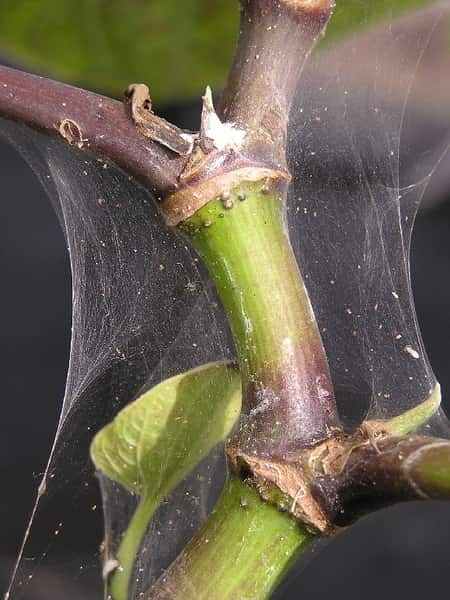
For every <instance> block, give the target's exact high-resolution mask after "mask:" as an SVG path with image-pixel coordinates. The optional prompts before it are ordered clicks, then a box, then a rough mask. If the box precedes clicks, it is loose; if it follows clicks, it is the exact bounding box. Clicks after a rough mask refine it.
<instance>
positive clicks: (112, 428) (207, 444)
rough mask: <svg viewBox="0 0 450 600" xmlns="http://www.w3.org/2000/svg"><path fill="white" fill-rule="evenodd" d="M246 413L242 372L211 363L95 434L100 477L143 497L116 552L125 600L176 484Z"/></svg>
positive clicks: (116, 589)
mask: <svg viewBox="0 0 450 600" xmlns="http://www.w3.org/2000/svg"><path fill="white" fill-rule="evenodd" d="M240 410H241V379H240V375H239V372H238V371H237V370H236V369H234V368H232V367H231V366H230V365H228V364H225V363H211V364H208V365H205V366H203V367H199V368H197V369H193V370H192V371H188V372H187V373H183V374H181V375H177V376H175V377H172V378H171V379H166V380H165V381H163V382H162V383H160V384H159V385H157V386H155V387H154V388H152V389H151V390H149V391H148V392H146V393H145V394H143V395H142V396H141V397H140V398H138V399H137V400H136V401H135V402H132V403H131V404H129V405H128V406H126V407H125V408H124V409H123V410H122V411H121V412H120V413H119V414H118V415H117V416H116V418H115V419H114V421H113V422H112V423H110V424H109V425H107V426H106V427H104V428H103V429H102V430H101V431H100V432H99V433H97V435H96V436H95V438H94V440H93V442H92V445H91V457H92V461H93V462H94V464H95V466H96V468H97V469H98V471H100V472H102V473H103V474H104V475H106V476H107V477H109V478H110V479H113V480H114V481H116V482H118V483H120V484H122V485H123V486H124V487H125V488H126V489H128V490H129V491H130V492H132V493H135V494H139V495H140V496H141V499H140V502H139V504H138V507H137V509H136V511H135V513H134V515H133V517H132V518H131V520H130V523H129V524H128V527H127V530H126V531H125V532H124V534H123V536H122V540H121V543H120V546H119V548H118V549H117V553H116V559H117V561H118V564H117V566H120V568H117V569H115V571H114V572H113V574H112V577H111V578H110V581H109V593H110V595H111V596H112V598H114V600H126V599H127V598H128V595H129V583H130V579H131V576H132V572H133V564H134V561H135V558H136V554H137V552H138V550H139V545H140V543H141V541H142V538H143V536H144V534H145V531H146V529H147V527H148V524H149V522H150V520H151V518H152V517H153V514H154V512H155V510H156V509H157V508H158V506H159V505H160V503H161V502H162V501H163V499H164V498H165V496H167V495H168V494H169V493H170V492H171V491H172V490H173V489H174V488H175V486H176V485H177V484H178V483H180V482H181V481H182V480H183V479H184V478H185V476H186V475H187V474H188V473H189V472H190V471H191V470H192V469H193V468H194V467H195V465H196V464H197V463H198V462H199V461H200V460H201V459H202V458H204V457H205V456H206V455H207V454H208V453H209V452H210V450H212V448H213V447H214V446H216V445H217V444H218V443H219V442H221V441H223V440H224V439H225V438H226V437H227V435H228V434H229V432H230V431H231V429H232V427H233V425H234V423H235V422H236V420H237V418H238V416H239V413H240Z"/></svg>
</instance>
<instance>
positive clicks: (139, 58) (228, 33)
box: [0, 0, 431, 101]
mask: <svg viewBox="0 0 450 600" xmlns="http://www.w3.org/2000/svg"><path fill="white" fill-rule="evenodd" d="M430 2H431V0H370V1H369V0H337V7H336V12H335V15H334V17H333V19H332V21H331V23H330V27H329V32H328V35H327V39H331V38H333V37H336V36H338V35H342V34H343V33H346V32H348V31H350V30H355V29H357V28H359V27H361V26H362V25H363V26H365V25H367V24H368V23H371V22H374V21H376V20H379V19H382V18H383V17H390V16H391V15H396V14H398V13H400V12H401V11H405V10H408V9H410V8H413V7H418V6H422V5H425V4H429V3H430ZM238 15H239V11H238V2H237V0H226V1H224V0H183V1H180V0H128V1H124V0H21V1H20V2H17V0H2V2H0V52H1V53H3V54H5V53H6V54H9V55H10V56H11V58H12V59H14V60H18V61H21V62H23V63H25V65H29V66H30V67H33V68H35V69H39V70H41V71H42V72H43V73H44V74H48V75H50V76H52V77H56V78H59V79H65V80H68V81H70V82H73V83H77V84H80V85H83V86H86V87H89V88H91V89H96V90H99V91H102V92H104V93H107V94H110V95H113V96H114V95H115V96H119V95H121V94H122V92H123V90H124V89H125V88H126V87H127V85H128V84H129V83H132V82H145V83H147V84H148V85H149V86H150V91H151V95H152V98H154V99H156V100H157V101H162V100H163V101H167V100H176V99H179V98H183V97H188V96H191V97H198V96H199V95H200V93H201V92H203V90H204V88H205V85H206V84H210V85H212V86H213V87H214V86H215V87H220V86H222V85H223V82H224V78H225V75H226V72H227V70H228V67H229V65H230V62H231V58H232V54H233V49H234V46H235V42H236V37H237V32H238Z"/></svg>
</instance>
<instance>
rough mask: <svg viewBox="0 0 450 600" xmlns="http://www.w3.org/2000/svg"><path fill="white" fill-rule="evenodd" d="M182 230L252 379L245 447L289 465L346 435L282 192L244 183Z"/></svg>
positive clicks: (242, 437)
mask: <svg viewBox="0 0 450 600" xmlns="http://www.w3.org/2000/svg"><path fill="white" fill-rule="evenodd" d="M180 227H181V228H182V229H183V230H184V231H185V232H187V233H188V235H189V237H190V238H191V240H192V243H193V245H194V247H195V248H196V249H197V251H198V252H199V254H200V255H201V257H202V258H203V260H204V262H205V263H206V265H207V267H208V269H209V272H210V274H211V276H212V277H213V279H214V282H215V284H216V287H217V290H218V292H219V295H220V297H221V300H222V303H223V305H224V307H225V311H226V313H227V317H228V320H229V323H230V325H231V329H232V333H233V336H234V340H235V343H236V350H237V355H238V358H239V362H240V369H241V375H242V380H243V387H244V393H243V401H244V414H246V415H247V418H246V419H245V421H244V426H243V428H241V432H240V434H239V435H238V437H239V441H238V444H239V447H240V449H241V450H242V451H243V452H244V453H247V454H250V453H252V454H255V453H256V454H257V455H258V456H259V457H264V458H275V457H276V458H283V459H285V458H286V456H288V455H289V453H293V454H296V451H297V450H298V449H301V448H304V447H305V446H309V445H312V444H314V443H317V442H318V441H321V440H323V439H325V438H327V437H328V436H329V435H330V432H331V431H332V430H333V429H336V428H338V427H339V421H338V417H337V413H336V407H335V403H334V397H333V391H332V385H331V378H330V373H329V369H328V363H327V359H326V356H325V351H324V348H323V345H322V340H321V337H320V334H319V330H318V327H317V324H316V321H315V317H314V313H313V311H312V307H311V304H310V301H309V298H308V295H307V292H306V289H305V286H304V285H303V282H302V279H301V276H300V272H299V269H298V266H297V263H296V260H295V257H294V255H293V252H292V249H291V245H290V242H289V239H288V237H287V235H286V230H285V225H284V203H283V199H282V197H281V194H280V193H279V192H278V190H277V188H276V184H274V183H272V182H270V181H259V182H257V183H245V184H242V185H241V186H239V187H237V188H235V189H234V190H232V192H231V193H228V192H226V193H224V194H223V195H222V196H221V197H220V198H217V199H214V200H212V201H210V202H209V203H208V204H207V205H205V206H204V207H202V208H201V209H200V210H199V211H197V212H196V213H195V214H194V215H193V216H192V217H190V218H189V219H188V220H187V221H185V222H183V223H182V225H180Z"/></svg>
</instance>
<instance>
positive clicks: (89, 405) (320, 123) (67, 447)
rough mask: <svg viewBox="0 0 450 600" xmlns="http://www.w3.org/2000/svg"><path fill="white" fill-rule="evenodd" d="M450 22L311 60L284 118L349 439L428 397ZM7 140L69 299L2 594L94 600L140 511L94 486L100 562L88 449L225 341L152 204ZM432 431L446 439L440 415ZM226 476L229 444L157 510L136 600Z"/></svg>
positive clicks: (100, 175) (420, 19) (444, 12)
mask: <svg viewBox="0 0 450 600" xmlns="http://www.w3.org/2000/svg"><path fill="white" fill-rule="evenodd" d="M449 15H450V8H449V3H447V2H445V3H440V4H439V5H437V6H433V7H432V8H429V9H426V10H423V11H421V12H420V13H418V14H416V15H412V16H409V17H407V18H403V19H401V20H398V21H392V22H389V23H388V24H387V25H386V26H380V27H378V28H376V29H375V30H373V31H370V32H368V33H363V34H360V35H358V36H355V37H354V38H352V39H349V40H347V41H346V42H345V43H343V44H340V45H339V46H337V47H334V48H332V49H331V48H330V49H325V50H323V51H322V52H320V53H317V55H316V56H315V57H314V58H313V60H312V61H311V62H310V64H309V66H308V67H307V69H306V70H305V72H304V75H303V78H302V82H301V86H300V88H299V91H298V94H297V98H296V101H295V103H294V108H293V111H292V115H291V127H290V134H289V135H290V139H289V160H290V167H291V171H292V173H293V176H294V178H293V183H292V186H291V189H290V192H289V198H288V212H287V223H288V228H289V233H290V235H291V240H292V244H293V248H294V252H295V254H296V256H297V258H298V261H299V264H300V266H301V270H302V272H303V275H304V278H305V282H306V284H307V287H308V291H309V293H310V296H311V300H312V303H313V307H314V309H315V312H316V315H317V319H318V322H319V326H320V330H321V332H322V336H323V339H324V343H325V347H326V351H327V355H328V358H329V362H330V367H331V372H332V377H333V383H334V386H335V390H336V395H337V400H338V404H339V409H340V413H341V416H342V418H343V421H344V423H345V425H346V426H347V427H348V428H353V427H355V426H357V425H358V424H359V422H360V421H361V420H362V419H363V418H364V417H366V416H367V417H369V418H388V417H391V416H395V415H398V414H400V413H401V412H403V411H404V410H407V409H409V408H411V407H413V406H416V405H417V404H419V403H420V402H422V401H423V400H425V399H426V398H427V397H428V396H429V394H430V391H431V390H432V389H433V387H434V386H435V383H436V380H435V377H434V375H433V372H432V369H431V367H430V365H429V362H428V359H427V356H426V352H425V349H424V347H423V343H422V340H421V336H420V332H419V328H418V324H417V319H416V315H415V311H414V305H413V298H412V291H411V282H410V274H409V252H410V244H411V234H412V227H413V223H414V218H415V215H416V212H417V209H418V206H419V203H420V200H421V198H422V196H423V195H424V193H425V191H426V190H427V187H428V186H429V185H431V187H433V185H434V184H433V181H435V180H436V179H439V181H440V184H439V185H440V186H441V188H442V189H444V190H445V189H446V188H445V184H446V183H448V181H446V180H445V177H444V178H442V177H438V175H439V174H440V173H442V171H445V169H442V165H445V164H447V163H446V161H447V159H448V156H447V150H448V146H449V141H450V114H449V110H448V106H450V103H449V102H447V100H448V99H449V97H450V94H449V93H448V94H447V96H445V93H444V92H445V90H441V89H440V88H439V85H431V83H430V81H435V80H436V79H435V78H434V79H433V78H432V77H431V75H432V74H433V71H439V72H440V73H441V74H442V73H444V72H445V69H444V66H446V67H447V72H448V67H449V66H450V65H449V63H450V57H448V56H447V54H448V48H447V43H446V40H447V37H446V36H447V31H448V24H449ZM439 69H440V70H439ZM430 73H431V74H430ZM435 74H436V73H435ZM0 128H1V131H2V133H3V135H4V136H6V138H7V139H9V140H10V141H11V142H12V143H13V144H14V145H15V146H16V147H17V148H18V149H19V151H20V152H21V153H22V155H23V156H24V157H25V158H26V160H27V161H28V162H29V164H30V165H31V166H32V168H33V169H34V170H35V171H36V173H37V174H38V176H39V179H40V181H41V183H42V185H43V187H44V188H45V190H46V191H47V193H48V195H49V197H50V198H51V200H52V202H53V204H54V206H55V210H56V211H57V213H58V216H59V219H60V223H61V226H62V228H63V231H64V233H65V236H66V239H67V244H68V248H69V254H70V261H71V268H72V286H73V322H72V342H71V357H70V365H69V369H68V376H67V387H66V393H65V397H64V401H63V406H62V412H61V418H60V422H59V425H58V429H57V432H56V436H55V442H54V447H53V450H52V454H51V457H50V460H49V464H48V466H47V469H46V471H45V475H44V477H43V480H42V483H41V485H40V487H39V491H38V498H37V502H36V505H35V509H34V512H33V516H32V519H31V521H30V526H29V528H28V529H27V534H26V537H25V541H24V547H23V550H22V553H21V556H20V558H19V561H18V564H17V568H16V571H15V573H14V577H13V579H12V583H11V587H10V598H14V599H15V600H16V599H17V600H19V599H21V598H34V597H38V594H39V590H42V589H45V586H46V574H47V573H48V572H57V573H58V574H59V576H60V577H61V579H62V580H63V581H67V582H70V585H71V586H72V587H73V588H74V589H75V590H76V591H75V592H74V595H73V597H74V598H79V597H83V598H91V597H92V598H98V597H100V596H101V593H102V591H101V590H102V589H103V587H102V582H101V578H100V572H101V568H100V562H101V560H102V559H103V560H104V561H107V560H108V559H111V558H113V557H114V551H115V548H116V547H117V544H118V541H119V540H120V536H121V534H122V532H123V530H124V529H125V527H126V523H127V521H128V518H129V516H130V515H131V514H132V511H133V509H134V506H135V502H136V500H135V498H133V497H131V496H130V495H129V494H127V493H126V492H125V491H124V490H123V489H121V488H120V487H119V486H118V485H116V484H114V483H113V482H111V481H108V480H107V479H105V478H101V480H100V484H101V488H102V497H103V509H104V517H105V539H104V548H103V551H102V553H100V550H99V546H100V539H99V538H98V537H96V536H93V535H90V532H91V531H98V523H99V511H97V510H94V507H95V504H94V503H93V502H94V500H93V499H95V498H96V490H97V488H98V481H97V480H96V478H95V475H94V471H93V467H92V465H91V464H90V461H89V444H90V442H91V440H92V437H93V435H94V434H95V433H96V432H97V431H98V430H99V429H100V428H101V427H103V426H104V425H105V424H107V423H108V422H110V421H111V419H112V418H113V417H114V416H115V414H117V412H118V411H119V410H120V409H121V408H122V407H123V406H124V405H126V404H127V403H129V402H130V401H132V400H133V399H134V398H136V397H137V396H139V395H140V393H141V392H142V391H143V390H145V389H147V388H149V387H150V386H152V385H154V384H155V383H158V382H160V381H162V380H164V379H165V378H167V377H169V376H171V375H174V374H176V373H180V372H182V371H186V370H188V369H190V368H192V367H195V366H198V365H201V364H204V363H206V362H210V361H213V360H221V359H227V358H230V357H232V356H233V354H234V350H233V345H232V342H231V338H230V334H229V331H228V327H227V324H226V319H225V317H224V315H223V311H222V308H221V306H220V302H219V301H218V299H217V296H216V293H215V291H214V288H213V286H212V285H211V283H210V280H209V277H208V275H207V273H206V272H205V270H204V268H203V267H202V265H201V264H200V262H199V260H198V259H197V257H196V255H195V253H194V252H193V251H192V250H191V249H190V248H189V247H188V246H187V245H186V243H185V241H184V240H183V238H181V237H179V236H177V235H176V234H175V233H174V232H173V231H171V230H169V229H167V228H166V227H165V226H164V224H163V222H162V219H161V217H160V215H159V213H158V208H157V204H156V201H155V199H154V198H153V197H152V196H151V194H149V193H148V192H147V191H146V190H144V189H143V188H142V187H141V186H139V185H138V184H137V183H136V182H135V181H134V180H132V179H130V178H129V177H128V176H127V175H126V174H124V173H123V172H121V171H120V170H118V169H117V168H115V167H114V166H113V165H110V164H107V163H103V162H100V161H98V160H96V159H95V158H93V157H91V156H89V155H88V154H86V153H85V152H81V151H79V150H77V149H74V148H70V147H68V146H67V144H66V143H65V142H64V141H62V140H61V139H59V138H57V137H52V136H48V135H45V134H42V133H38V132H36V131H32V130H30V129H28V128H26V127H24V126H20V125H17V124H13V123H9V122H7V121H1V123H0ZM430 182H431V183H430ZM438 187H439V186H436V185H434V191H435V190H436V189H437V188H438ZM435 193H437V192H436V191H435ZM425 427H426V431H428V432H431V433H433V434H435V435H441V436H446V437H449V428H448V425H447V421H446V418H445V417H444V416H443V414H442V413H439V414H438V415H437V416H436V417H434V418H433V419H432V420H431V421H430V423H429V424H427V425H426V426H425ZM224 473H225V467H224V459H223V451H222V449H220V448H219V449H217V450H216V451H214V452H213V453H212V454H211V456H210V457H208V458H207V459H206V460H205V461H203V462H202V464H200V465H199V466H198V468H197V469H196V470H195V472H194V473H192V474H191V475H190V476H189V477H188V478H187V480H186V481H184V482H183V483H182V484H181V485H180V486H179V488H177V490H175V491H174V493H173V494H172V495H171V496H170V497H169V498H168V499H167V500H166V501H165V502H164V504H163V505H162V506H161V508H160V510H159V511H158V513H157V515H156V516H155V518H154V519H153V521H152V524H151V526H150V528H149V531H148V533H147V535H146V536H145V540H144V542H143V544H142V549H141V553H140V556H139V557H138V560H137V561H136V569H135V577H134V582H135V583H134V590H133V591H132V594H131V596H130V598H131V597H133V598H137V597H138V594H139V592H140V591H142V590H143V589H145V588H146V587H147V586H148V585H149V583H151V582H152V581H153V580H154V578H155V577H157V576H158V575H159V574H160V572H161V570H162V569H164V568H165V567H166V566H167V565H168V564H169V563H170V562H171V560H173V558H174V557H175V555H176V554H177V552H178V551H179V550H180V548H182V547H183V545H184V543H185V542H186V541H187V540H188V539H189V538H190V537H191V535H192V534H193V532H194V531H195V530H196V529H197V528H198V526H199V525H200V524H201V523H202V522H203V521H204V520H205V519H206V517H207V514H208V513H209V511H210V510H211V508H212V506H213V505H214V502H215V499H216V498H217V494H218V493H219V491H220V487H221V484H222V481H223V477H224ZM80 529H82V530H83V532H86V535H85V536H83V537H84V541H83V543H82V545H81V546H80ZM69 587H70V586H69V583H68V587H67V589H68V590H69ZM69 598H70V593H69V591H68V592H67V599H68V600H69Z"/></svg>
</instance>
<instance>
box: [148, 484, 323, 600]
mask: <svg viewBox="0 0 450 600" xmlns="http://www.w3.org/2000/svg"><path fill="white" fill-rule="evenodd" d="M313 539H314V536H312V535H311V534H309V533H307V532H306V531H305V530H304V529H303V527H302V526H301V525H300V524H299V523H298V522H296V521H295V520H294V519H293V518H292V517H290V516H289V515H288V514H286V513H281V512H280V511H279V510H278V509H277V508H275V507H273V506H271V505H269V504H266V503H265V502H264V501H263V500H261V498H260V497H259V495H258V493H257V492H256V491H255V490H253V489H252V488H251V487H249V486H248V485H247V484H245V483H244V482H242V481H241V480H240V479H239V478H237V477H235V476H233V475H231V476H230V477H229V479H228V481H227V483H226V485H225V488H224V491H223V493H222V496H221V498H220V499H219V502H218V504H217V506H216V508H215V510H214V512H213V513H212V515H211V516H210V518H209V519H208V521H207V523H206V524H205V526H204V527H203V528H202V529H201V530H200V532H199V533H198V534H197V535H196V536H195V538H194V539H193V540H192V541H191V542H190V544H189V545H188V546H187V547H186V548H185V550H184V552H183V553H182V554H181V555H180V556H179V557H178V559H177V560H176V561H175V562H174V563H173V564H172V565H171V567H170V568H169V569H168V571H167V572H166V573H165V574H164V575H163V576H162V577H161V579H160V580H159V581H158V582H157V584H156V588H155V589H154V590H152V592H151V593H148V594H147V595H146V596H144V600H148V599H150V598H151V599H152V600H169V599H171V600H177V599H180V600H181V599H183V600H210V599H212V598H214V599H215V600H219V599H220V600H237V599H238V598H239V600H254V599H256V598H257V599H258V600H262V599H264V598H268V597H270V595H271V593H272V592H273V590H274V589H275V588H276V586H277V585H278V583H279V582H280V581H281V580H282V578H283V577H284V575H285V574H286V572H287V571H288V569H289V568H290V566H291V565H292V564H293V562H294V561H295V560H296V559H297V558H298V557H299V556H300V555H301V554H302V553H303V552H305V551H306V549H307V548H308V547H309V545H310V544H311V542H312V540H313Z"/></svg>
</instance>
